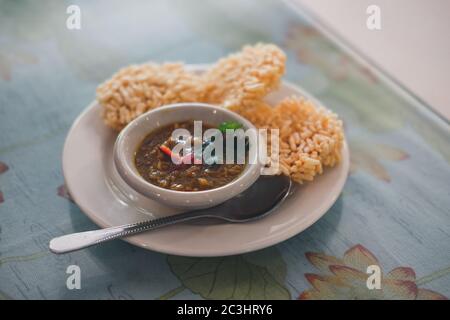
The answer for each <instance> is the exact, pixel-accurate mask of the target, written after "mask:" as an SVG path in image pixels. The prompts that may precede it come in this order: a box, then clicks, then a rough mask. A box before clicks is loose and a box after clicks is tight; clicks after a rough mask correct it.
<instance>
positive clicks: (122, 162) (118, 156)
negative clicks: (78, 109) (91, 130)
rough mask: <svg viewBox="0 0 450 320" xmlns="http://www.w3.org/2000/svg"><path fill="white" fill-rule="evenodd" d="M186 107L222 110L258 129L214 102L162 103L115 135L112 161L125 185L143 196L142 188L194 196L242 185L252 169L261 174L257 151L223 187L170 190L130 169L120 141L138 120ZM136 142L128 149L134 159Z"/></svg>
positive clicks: (258, 174) (245, 124) (248, 126)
mask: <svg viewBox="0 0 450 320" xmlns="http://www.w3.org/2000/svg"><path fill="white" fill-rule="evenodd" d="M186 107H202V108H205V109H209V110H217V111H218V112H222V113H225V114H227V115H229V116H230V118H232V119H233V118H234V120H236V121H239V122H240V123H242V124H243V126H244V129H245V130H247V129H257V128H256V127H255V126H254V125H253V124H252V123H251V122H250V121H249V120H247V119H245V118H244V117H242V116H241V115H239V114H238V113H236V112H233V111H231V110H228V109H226V108H225V107H221V106H219V105H214V104H208V103H202V102H181V103H173V104H168V105H164V106H161V107H158V108H155V109H152V110H149V111H147V112H145V113H143V114H141V115H139V116H138V117H136V118H135V119H134V120H133V121H131V122H130V123H129V124H127V125H126V127H125V128H123V129H122V131H121V132H120V133H119V135H118V136H117V138H116V141H115V143H114V150H113V157H114V164H115V166H116V169H117V171H118V173H119V175H120V176H121V177H122V179H123V180H124V181H125V183H126V184H128V185H129V186H130V187H131V188H133V189H134V190H135V191H137V192H139V193H141V194H143V195H145V196H148V194H146V193H143V192H142V190H143V189H144V190H147V191H149V192H150V193H154V192H157V193H159V194H162V193H164V194H166V195H167V196H170V195H172V196H175V195H176V196H187V195H195V196H197V195H205V194H213V193H221V192H224V191H225V190H227V189H229V188H231V187H233V186H235V185H237V184H239V183H241V184H242V183H243V180H244V179H246V177H247V176H248V175H249V174H253V172H255V171H254V170H256V172H257V174H256V175H257V177H259V176H260V174H261V168H262V164H261V163H260V162H259V160H258V152H256V153H255V157H256V162H254V163H247V164H246V166H245V168H244V171H243V172H242V173H241V174H240V175H239V176H238V177H237V178H235V179H234V180H232V181H230V182H228V183H227V184H225V185H223V186H220V187H217V188H212V189H208V190H199V191H177V190H172V189H166V188H163V187H160V186H157V185H155V184H153V183H151V182H149V181H147V180H145V179H144V178H143V177H142V176H141V175H139V174H138V173H137V172H135V171H134V170H133V169H132V168H130V163H129V161H126V158H127V157H126V156H125V150H124V144H123V143H124V139H125V137H126V136H127V135H128V134H129V133H130V132H131V130H133V129H134V128H136V127H137V126H139V125H140V124H141V123H144V121H143V119H145V118H146V117H148V116H149V115H152V114H155V113H159V112H165V111H166V110H170V109H182V108H186ZM186 120H192V118H190V117H188V116H187V117H186ZM155 129H156V128H152V129H149V130H148V131H147V133H146V134H145V135H144V136H143V137H142V138H141V140H140V142H139V144H140V143H142V140H143V139H144V138H145V137H146V136H147V135H148V134H150V133H151V132H152V131H153V130H155ZM139 144H138V145H139ZM138 145H136V146H133V148H130V150H132V152H133V154H134V155H133V156H132V158H133V159H134V158H135V153H136V150H137V148H138ZM133 165H134V164H133ZM255 167H256V168H255ZM256 180H257V178H256V179H254V181H253V182H252V183H251V184H253V183H254V182H255V181H256ZM251 184H249V185H247V186H245V188H244V189H243V190H241V192H242V191H244V190H245V189H247V188H248V187H250V186H251Z"/></svg>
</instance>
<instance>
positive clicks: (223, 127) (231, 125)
mask: <svg viewBox="0 0 450 320" xmlns="http://www.w3.org/2000/svg"><path fill="white" fill-rule="evenodd" d="M242 127H243V125H242V123H239V122H235V121H225V122H222V123H221V124H220V125H219V130H220V132H222V133H225V132H226V131H227V130H237V129H240V128H242Z"/></svg>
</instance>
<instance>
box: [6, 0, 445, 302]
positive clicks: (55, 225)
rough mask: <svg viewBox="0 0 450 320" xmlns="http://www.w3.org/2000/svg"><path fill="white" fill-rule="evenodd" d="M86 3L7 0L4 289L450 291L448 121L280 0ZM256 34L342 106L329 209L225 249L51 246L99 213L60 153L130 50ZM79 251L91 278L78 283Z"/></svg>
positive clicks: (291, 293)
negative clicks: (339, 167) (277, 236)
mask: <svg viewBox="0 0 450 320" xmlns="http://www.w3.org/2000/svg"><path fill="white" fill-rule="evenodd" d="M72 3H75V4H77V5H78V6H79V7H80V9H81V14H82V15H81V17H82V20H81V26H82V28H81V30H68V29H67V28H66V27H65V25H66V24H65V23H66V18H67V17H68V15H67V14H66V8H67V6H68V5H69V4H68V3H64V2H62V1H41V2H39V4H38V3H35V2H32V1H29V2H19V1H14V2H12V1H11V2H6V3H2V4H1V5H0V6H1V7H0V30H2V31H1V33H0V191H1V193H0V202H1V203H0V298H2V299H182V298H190V299H211V298H223V299H226V298H242V299H246V298H261V299H298V298H300V299H347V298H349V299H364V298H378V299H442V298H445V297H446V296H447V297H448V296H449V295H450V210H449V209H450V166H449V164H450V139H449V138H450V126H449V123H448V122H446V121H445V120H443V119H441V118H440V117H438V116H437V115H436V114H434V113H433V112H432V111H431V110H430V109H429V108H428V107H427V106H425V105H423V104H422V103H421V102H419V101H418V100H416V99H415V98H414V97H413V96H411V95H410V94H408V93H407V92H405V91H403V90H402V89H401V88H400V87H399V86H397V85H396V84H395V83H392V82H390V81H388V80H386V78H385V76H384V75H382V74H381V73H380V72H378V71H377V70H375V69H374V68H372V67H371V66H370V65H368V64H367V63H365V62H364V61H363V60H362V59H361V58H360V57H355V56H353V55H350V54H348V53H346V52H345V51H344V50H343V49H341V46H340V44H339V43H335V42H332V41H331V40H330V39H329V38H327V37H326V36H324V35H323V34H322V33H320V32H319V31H318V30H319V29H318V26H317V24H316V22H314V21H312V20H310V19H306V18H304V17H302V16H299V15H298V14H297V13H296V12H294V11H293V10H291V9H290V8H289V7H287V6H285V5H284V4H283V3H282V2H278V1H272V0H266V1H256V0H252V1H245V2H242V1H237V0H232V1H226V2H225V1H222V2H218V1H189V2H187V1H181V0H178V1H151V2H150V1H127V2H126V3H125V2H124V1H108V2H106V1H95V2H94V1H72V2H71V4H72ZM258 41H264V42H273V43H276V44H278V45H279V46H281V47H282V48H283V49H284V50H285V51H286V53H287V55H288V64H287V75H286V79H288V80H289V81H292V82H294V83H296V84H299V85H301V86H303V87H304V88H306V89H307V90H309V91H310V92H311V93H313V94H314V95H316V96H317V97H318V98H319V99H320V100H322V102H323V103H324V104H325V105H327V106H328V107H329V108H330V109H332V110H334V111H336V112H337V113H339V114H340V115H341V117H342V118H343V119H344V122H345V128H346V135H347V138H348V140H349V143H350V150H351V161H352V171H351V174H350V176H349V178H348V181H347V183H346V186H345V188H344V191H343V193H342V195H341V196H340V197H339V199H338V200H337V202H336V203H335V205H334V206H333V207H332V208H331V209H330V210H329V212H327V214H326V215H325V216H324V217H323V218H322V219H320V220H319V221H318V222H317V223H316V224H314V225H313V226H312V227H310V228H309V229H307V230H306V231H304V232H302V233H301V234H299V235H297V236H295V237H293V238H291V239H289V240H288V241H285V242H283V243H280V244H278V245H276V246H273V247H271V248H267V249H265V250H261V251H258V252H254V253H249V254H244V255H239V256H232V257H226V258H220V257H219V258H204V259H201V258H186V257H178V256H167V255H165V254H160V253H156V252H151V251H147V250H144V249H140V248H137V247H133V246H131V245H129V244H127V243H125V242H123V241H120V240H116V241H113V242H109V243H106V244H103V245H101V246H97V247H92V248H90V249H86V250H83V251H79V252H74V253H71V254H67V255H59V256H58V255H54V254H51V253H50V252H49V251H48V241H49V240H50V239H51V238H52V237H54V236H58V235H61V234H65V233H70V232H76V231H83V230H88V229H92V228H95V225H94V224H93V223H92V222H91V221H90V220H89V219H88V218H87V217H86V216H85V215H84V214H83V213H82V212H81V211H80V209H79V208H78V207H77V205H76V204H75V203H73V202H72V201H71V199H70V196H69V195H68V194H67V192H66V190H65V188H64V181H63V177H62V173H61V153H62V146H63V143H64V139H65V136H66V134H67V132H68V129H69V127H70V125H71V123H72V122H73V121H74V119H75V118H76V117H77V115H78V114H79V113H80V112H81V111H82V110H83V109H84V108H85V107H86V106H87V105H88V104H89V102H90V101H92V100H93V99H94V96H95V88H96V86H97V85H98V83H99V82H100V81H102V80H104V79H106V78H107V77H109V76H110V75H111V74H112V73H113V72H115V71H116V70H117V69H118V68H119V67H121V66H125V65H128V64H130V63H141V62H144V61H147V60H154V61H165V60H167V61H174V60H183V61H186V62H187V63H204V62H212V61H215V60H216V59H217V58H219V57H221V56H223V55H225V54H227V53H229V52H232V51H236V50H239V48H240V47H241V46H242V45H244V44H247V43H256V42H258ZM71 265H76V266H79V268H80V272H81V283H80V284H81V289H79V290H77V289H74V290H69V289H68V287H67V286H66V284H67V283H66V282H67V281H68V278H69V276H70V274H68V273H66V272H67V271H68V267H69V266H71ZM370 265H378V266H379V267H380V268H381V270H382V273H383V277H382V281H381V290H377V289H375V290H369V289H368V288H367V286H366V279H367V276H368V275H367V273H366V271H367V267H368V266H370ZM69 271H70V269H69ZM69 282H70V278H69ZM69 287H70V286H69Z"/></svg>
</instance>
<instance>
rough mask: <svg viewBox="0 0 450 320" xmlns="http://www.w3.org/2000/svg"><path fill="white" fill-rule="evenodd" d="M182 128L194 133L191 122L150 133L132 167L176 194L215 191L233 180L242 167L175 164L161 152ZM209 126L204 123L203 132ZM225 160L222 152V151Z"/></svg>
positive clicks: (153, 182)
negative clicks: (134, 166) (175, 131)
mask: <svg viewBox="0 0 450 320" xmlns="http://www.w3.org/2000/svg"><path fill="white" fill-rule="evenodd" d="M177 128H184V129H187V130H189V132H190V133H191V134H192V135H193V134H194V121H186V122H181V123H174V124H171V125H168V126H165V127H162V128H160V129H158V130H156V131H153V132H151V133H150V134H149V135H147V136H146V137H145V138H144V140H143V141H142V143H141V145H140V146H139V148H138V149H137V151H136V158H135V164H136V168H137V170H138V172H139V174H140V175H141V176H142V177H143V178H144V179H145V180H146V181H148V182H150V183H152V184H154V185H157V186H159V187H162V188H166V189H171V190H176V191H201V190H209V189H214V188H218V187H220V186H223V185H225V184H227V183H229V182H231V181H232V180H234V179H236V178H237V177H238V176H239V175H240V174H241V173H242V171H243V170H244V168H245V164H213V165H208V164H206V163H204V162H203V163H202V164H175V163H173V162H172V159H171V157H170V156H168V155H167V154H165V153H164V152H162V151H161V150H160V146H161V145H164V146H167V147H169V148H170V149H172V148H173V146H174V145H175V144H176V142H175V141H173V140H172V139H171V136H172V132H173V131H174V130H175V129H177ZM209 128H213V127H212V126H209V125H205V124H203V127H202V132H203V133H204V132H205V131H206V130H207V129H209ZM224 159H226V158H225V152H224Z"/></svg>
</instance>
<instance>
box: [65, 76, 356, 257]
mask: <svg viewBox="0 0 450 320" xmlns="http://www.w3.org/2000/svg"><path fill="white" fill-rule="evenodd" d="M293 94H296V95H302V96H306V97H308V98H310V99H313V98H312V97H311V96H310V95H309V94H308V93H306V92H305V91H304V90H302V89H301V88H299V87H297V86H294V85H292V84H288V83H286V82H284V83H283V84H282V86H281V88H280V89H279V90H278V91H277V92H274V93H272V94H271V95H270V96H269V97H268V98H267V100H268V102H270V103H271V104H274V103H276V102H278V101H279V100H281V99H282V98H284V97H286V96H290V95H293ZM313 100H314V99H313ZM116 136H117V134H116V133H115V132H114V131H113V130H111V129H109V128H108V127H106V126H105V125H104V124H103V122H102V119H101V118H100V106H99V105H98V104H96V103H95V102H94V103H92V104H91V105H90V106H89V107H88V108H87V109H86V110H85V111H84V112H83V113H82V114H81V115H80V116H79V117H78V118H77V119H76V121H75V122H74V124H73V125H72V128H71V129H70V131H69V133H68V135H67V138H66V142H65V145H64V151H63V172H64V178H65V181H66V185H67V188H68V190H69V192H70V195H71V196H72V198H73V200H74V201H75V202H76V203H77V204H78V206H79V207H80V208H81V210H82V211H84V212H85V213H86V215H87V216H88V217H89V218H91V219H92V220H93V221H94V222H95V223H96V224H98V225H99V226H100V227H110V226H115V225H121V224H127V223H133V222H137V221H142V220H147V219H150V218H156V217H161V216H165V215H168V214H173V213H175V212H176V211H175V210H173V209H171V208H168V207H165V206H163V205H161V204H159V203H157V202H155V201H152V200H149V199H146V198H144V197H143V196H141V195H139V194H137V193H136V192H134V191H133V190H131V189H130V188H128V187H127V186H126V185H125V184H124V182H123V181H122V180H121V179H120V177H119V176H118V174H117V172H116V171H115V168H114V166H113V161H112V159H113V157H112V150H113V145H114V141H115V138H116ZM342 152H343V156H342V161H341V163H340V164H339V165H338V166H337V167H335V168H326V169H325V170H324V174H323V175H321V176H318V177H317V178H316V179H315V180H314V182H312V183H306V184H304V185H301V186H298V188H297V190H296V191H295V192H294V194H293V195H292V196H290V197H289V198H288V200H287V201H286V203H284V204H283V205H282V207H281V208H280V209H279V210H278V211H277V212H275V213H273V214H271V215H270V216H268V217H266V218H264V219H262V220H259V221H255V222H251V223H245V224H226V223H217V224H212V223H209V224H205V223H202V222H198V223H190V224H180V225H175V226H170V227H166V228H163V229H160V230H155V231H149V232H145V233H141V234H137V235H134V236H131V237H128V238H125V239H124V240H125V241H128V242H129V243H132V244H134V245H137V246H140V247H143V248H146V249H150V250H155V251H159V252H164V253H169V254H175V255H182V256H196V257H206V256H226V255H233V254H239V253H245V252H250V251H254V250H258V249H262V248H265V247H268V246H271V245H274V244H276V243H279V242H281V241H284V240H286V239H288V238H290V237H292V236H294V235H296V234H298V233H300V232H302V231H303V230H305V229H306V228H308V227H309V226H310V225H312V224H313V223H314V222H316V221H317V220H318V219H319V218H320V217H322V216H323V215H324V214H325V213H326V212H327V210H328V209H329V208H330V207H331V206H332V205H333V203H334V202H335V201H336V200H337V198H338V196H339V194H340V193H341V191H342V188H343V187H344V183H345V180H346V178H347V174H348V169H349V151H348V147H347V143H344V148H343V150H342ZM78 231H84V230H78Z"/></svg>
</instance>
